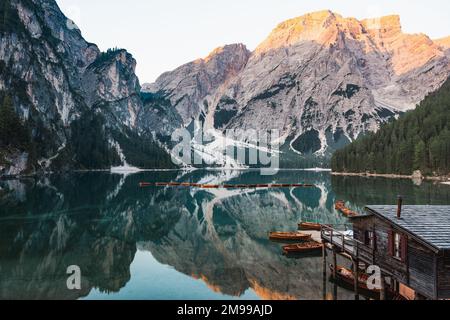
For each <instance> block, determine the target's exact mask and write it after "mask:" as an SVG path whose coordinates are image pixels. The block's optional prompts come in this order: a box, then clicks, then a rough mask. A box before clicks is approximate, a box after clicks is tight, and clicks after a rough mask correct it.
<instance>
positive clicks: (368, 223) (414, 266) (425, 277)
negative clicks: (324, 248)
mask: <svg viewBox="0 0 450 320" xmlns="http://www.w3.org/2000/svg"><path fill="white" fill-rule="evenodd" d="M366 231H374V234H375V250H374V258H373V264H374V265H378V266H379V267H380V268H381V269H382V271H383V272H384V273H387V274H388V275H390V276H392V277H393V278H394V279H396V280H397V281H399V282H401V283H403V284H405V285H407V286H408V287H411V288H412V289H414V290H415V291H416V292H418V293H420V294H421V295H423V296H426V297H428V298H430V299H435V298H437V297H436V296H437V292H440V291H442V290H446V291H445V292H446V294H448V293H450V272H449V271H450V270H449V269H448V268H450V255H449V253H447V255H446V256H445V257H442V259H441V260H437V259H435V257H436V254H435V253H434V252H433V251H432V250H431V249H430V248H428V247H426V246H425V245H423V244H422V243H419V242H417V241H415V240H414V239H413V238H412V237H410V236H408V235H407V234H405V233H404V231H401V230H399V229H398V228H396V227H395V226H394V225H391V224H390V223H388V222H387V221H385V220H383V219H380V218H378V217H377V216H374V215H372V216H367V217H364V218H360V219H354V221H353V234H354V237H355V239H357V240H359V241H360V242H362V243H365V240H366V239H365V236H366ZM392 231H395V232H397V233H400V234H402V235H404V236H406V238H405V239H406V241H407V246H405V249H404V250H406V259H404V261H400V260H399V259H397V258H395V257H393V256H392V255H391V254H390V253H391V252H392V250H390V248H389V234H390V233H391V232H392ZM367 249H371V248H367ZM437 261H440V262H441V263H440V265H439V266H438V267H437V266H436V263H437ZM437 269H439V270H440V272H442V273H446V274H447V276H445V277H442V279H441V280H440V281H439V286H440V288H439V290H438V289H437V288H436V283H437V280H436V279H437V274H436V270H437Z"/></svg>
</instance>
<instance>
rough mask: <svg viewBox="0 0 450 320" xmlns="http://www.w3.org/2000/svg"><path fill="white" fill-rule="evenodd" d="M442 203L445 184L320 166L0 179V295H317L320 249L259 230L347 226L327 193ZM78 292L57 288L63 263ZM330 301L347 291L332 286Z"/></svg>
mask: <svg viewBox="0 0 450 320" xmlns="http://www.w3.org/2000/svg"><path fill="white" fill-rule="evenodd" d="M141 181H148V182H160V181H180V182H193V183H213V184H216V183H225V182H226V183H230V184H243V183H245V184H256V183H273V182H274V183H312V184H314V185H315V186H316V187H314V188H306V189H302V188H293V189H282V188H280V189H259V190H251V189H248V190H220V189H219V190H203V189H195V188H185V187H179V188H162V187H150V188H139V187H138V183H139V182H141ZM397 194H402V195H404V197H405V201H406V202H407V203H408V204H448V203H450V187H448V186H444V185H433V184H431V183H423V184H422V185H420V186H419V185H415V184H414V183H413V182H412V181H409V180H388V179H378V178H377V179H374V178H371V179H366V178H357V177H332V176H331V175H330V173H328V172H306V171H281V172H279V173H278V174H277V175H276V176H261V175H260V174H259V171H193V172H179V171H165V172H143V173H137V174H133V175H129V176H125V175H116V174H110V173H98V172H97V173H77V174H67V175H52V176H49V177H46V178H42V179H39V180H24V181H3V182H0V299H79V298H89V299H223V298H225V299H231V298H240V299H322V298H324V297H329V292H330V290H331V286H330V284H329V283H327V287H326V288H325V289H326V291H325V292H324V284H323V278H322V259H321V257H308V258H303V259H289V258H287V257H284V256H282V255H281V246H280V244H276V243H271V242H269V241H268V232H269V231H274V230H277V231H284V230H285V231H292V230H296V228H297V223H298V222H299V221H314V222H321V223H329V224H347V223H348V221H347V220H346V219H345V218H344V217H342V216H341V215H340V214H338V213H337V212H336V211H335V210H334V209H333V204H334V202H335V200H336V199H345V200H348V201H350V203H351V206H352V209H355V210H359V211H362V209H363V207H364V205H366V204H393V203H395V201H396V196H397ZM70 265H77V266H79V267H80V268H81V272H82V281H81V290H79V291H77V290H75V291H71V290H68V289H67V286H66V281H67V277H68V275H67V274H66V270H67V267H68V266H70ZM338 298H339V299H352V298H353V294H352V293H351V292H349V291H346V290H344V289H339V291H338Z"/></svg>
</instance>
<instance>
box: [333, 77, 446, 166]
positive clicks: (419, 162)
mask: <svg viewBox="0 0 450 320" xmlns="http://www.w3.org/2000/svg"><path fill="white" fill-rule="evenodd" d="M332 169H333V171H335V172H354V173H360V172H370V173H378V174H384V173H395V174H405V175H410V174H412V173H413V172H414V171H415V170H421V171H422V173H423V174H425V175H447V174H449V173H450V79H449V80H447V81H446V82H445V83H444V85H443V86H442V87H441V88H440V89H439V90H438V91H436V92H434V93H432V94H430V95H429V96H428V97H426V98H425V99H424V101H423V102H421V103H420V105H419V106H418V107H417V108H416V109H415V110H413V111H410V112H407V113H406V114H404V115H402V116H401V117H400V118H399V119H398V120H394V121H392V122H391V123H389V124H386V125H384V126H382V128H381V129H380V130H379V131H378V132H377V133H375V134H373V133H372V134H368V135H366V136H364V137H361V138H359V139H357V140H356V141H355V142H353V143H352V144H350V145H348V146H347V147H345V148H344V149H341V150H339V151H337V152H336V153H335V154H334V155H333V158H332Z"/></svg>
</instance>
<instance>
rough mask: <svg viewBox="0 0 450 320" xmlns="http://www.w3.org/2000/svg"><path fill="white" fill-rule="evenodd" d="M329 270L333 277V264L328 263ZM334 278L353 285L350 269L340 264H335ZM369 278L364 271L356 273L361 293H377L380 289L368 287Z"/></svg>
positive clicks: (353, 276)
mask: <svg viewBox="0 0 450 320" xmlns="http://www.w3.org/2000/svg"><path fill="white" fill-rule="evenodd" d="M330 270H331V277H333V273H334V267H333V265H330ZM336 278H337V279H334V280H338V281H342V282H343V283H345V284H347V285H348V286H352V287H353V286H354V282H355V275H354V273H353V271H352V270H350V269H347V268H344V267H341V266H337V268H336ZM368 280H369V275H368V274H366V273H364V272H360V273H358V287H359V289H360V290H361V293H363V294H364V293H365V294H369V295H370V294H379V293H380V290H379V289H369V288H368V286H367V283H368Z"/></svg>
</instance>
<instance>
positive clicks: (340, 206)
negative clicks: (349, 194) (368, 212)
mask: <svg viewBox="0 0 450 320" xmlns="http://www.w3.org/2000/svg"><path fill="white" fill-rule="evenodd" d="M334 207H335V209H336V210H337V211H339V212H341V213H342V214H343V215H344V216H346V217H348V218H351V217H356V216H359V214H358V213H356V212H355V211H352V210H350V209H349V208H347V207H346V206H345V202H344V201H343V200H339V201H337V202H336V204H335V206H334Z"/></svg>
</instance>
